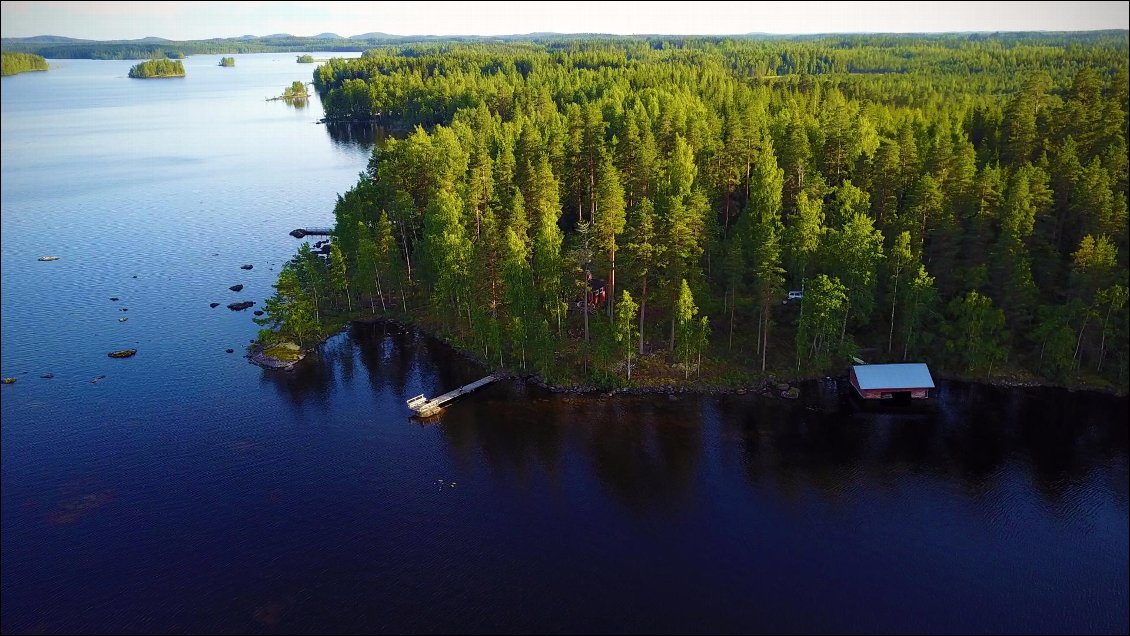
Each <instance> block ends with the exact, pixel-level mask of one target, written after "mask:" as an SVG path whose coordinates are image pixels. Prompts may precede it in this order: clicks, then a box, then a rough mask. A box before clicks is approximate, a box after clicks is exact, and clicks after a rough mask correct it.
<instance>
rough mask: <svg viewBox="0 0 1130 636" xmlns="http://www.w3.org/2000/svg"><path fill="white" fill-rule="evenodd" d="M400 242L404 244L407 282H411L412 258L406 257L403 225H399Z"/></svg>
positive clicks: (406, 242)
mask: <svg viewBox="0 0 1130 636" xmlns="http://www.w3.org/2000/svg"><path fill="white" fill-rule="evenodd" d="M400 241H401V243H403V244H404V263H405V264H406V265H407V266H408V282H409V283H411V282H412V257H411V256H409V255H408V236H407V235H406V234H405V233H404V224H401V225H400Z"/></svg>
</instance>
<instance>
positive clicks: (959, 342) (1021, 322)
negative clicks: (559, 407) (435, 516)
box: [259, 31, 1130, 393]
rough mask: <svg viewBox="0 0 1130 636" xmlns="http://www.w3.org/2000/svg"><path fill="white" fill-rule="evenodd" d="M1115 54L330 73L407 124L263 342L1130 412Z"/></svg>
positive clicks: (273, 318) (763, 46)
mask: <svg viewBox="0 0 1130 636" xmlns="http://www.w3.org/2000/svg"><path fill="white" fill-rule="evenodd" d="M1127 40H1128V38H1127V33H1126V32H1125V31H1120V32H1103V33H1098V34H1080V35H1078V36H1072V35H1070V34H1045V35H1038V36H1026V37H1016V36H1011V35H1003V36H994V35H988V34H975V35H952V36H920V37H910V36H883V35H867V36H834V37H804V38H791V39H790V38H766V39H749V38H733V39H727V38H683V39H664V38H592V39H563V40H560V41H554V40H549V41H513V42H502V43H423V44H413V45H408V46H389V47H383V48H378V49H372V50H369V51H367V52H365V53H364V55H363V56H362V57H361V58H359V59H340V58H335V59H332V60H330V61H329V62H327V63H324V64H322V65H320V66H318V67H317V68H316V69H315V71H314V76H313V80H314V87H315V90H316V91H317V92H318V94H319V96H320V97H321V99H322V102H323V104H324V108H325V112H326V118H327V120H329V121H342V122H366V123H379V124H382V125H384V126H386V127H387V128H388V129H390V130H392V131H394V132H398V134H396V135H394V136H393V137H390V138H389V139H388V140H387V142H386V143H384V144H380V145H378V146H377V147H375V148H374V151H373V155H372V157H371V159H370V162H369V165H368V167H367V169H366V170H365V171H364V172H363V173H362V174H361V175H359V180H358V182H357V184H356V185H355V186H354V187H353V188H351V189H350V190H349V191H347V192H345V193H344V194H342V195H340V196H339V198H338V200H337V202H336V205H335V208H334V214H335V219H336V225H335V230H334V234H333V237H332V240H331V241H330V243H329V245H328V246H327V248H326V250H327V251H328V254H325V255H320V254H319V253H316V252H315V251H314V250H313V249H311V248H310V246H309V245H305V244H304V245H303V247H302V248H301V249H300V250H299V253H298V254H297V255H296V256H295V258H294V259H293V260H292V261H290V262H289V263H288V264H287V265H286V267H284V268H283V270H282V271H281V272H280V274H279V278H278V282H277V285H276V293H275V295H274V296H273V297H272V298H271V299H269V300H268V302H267V306H266V312H267V314H266V316H265V317H264V318H262V319H259V322H260V324H261V325H262V326H264V327H265V329H263V330H262V331H261V332H260V340H261V341H263V342H264V343H269V342H275V341H279V340H294V341H296V342H298V343H299V344H300V345H302V346H304V347H307V346H311V345H313V344H315V343H316V342H317V341H318V340H319V339H320V338H323V337H325V336H326V335H328V334H330V333H332V332H333V331H334V330H336V329H337V328H339V327H340V325H341V324H343V323H344V321H346V320H348V319H350V318H356V317H361V316H362V315H370V314H374V315H377V316H382V315H383V316H388V317H393V318H396V319H400V320H408V321H411V322H414V323H416V324H419V325H421V326H423V327H424V328H426V329H428V330H430V331H432V332H434V333H437V334H439V335H440V336H442V337H444V338H446V339H447V340H448V341H449V342H451V343H453V344H455V345H456V346H458V347H460V348H461V349H463V350H465V351H468V352H470V353H472V354H474V355H476V356H477V357H479V358H480V359H481V360H482V361H484V363H486V364H488V365H490V366H493V367H502V368H506V369H508V370H511V371H513V372H515V373H520V374H534V375H537V376H540V377H541V378H543V379H544V380H546V381H548V382H557V383H588V384H591V385H597V386H603V387H612V386H633V385H641V384H656V383H665V382H675V381H684V382H685V381H690V382H695V383H697V384H698V385H703V386H726V385H735V384H742V383H745V382H749V381H751V380H755V379H759V378H765V377H782V376H789V377H801V376H811V375H816V374H824V373H833V374H840V373H842V372H843V370H844V368H845V366H846V365H847V364H850V361H851V359H852V357H853V356H854V357H861V358H864V359H866V360H867V361H868V362H883V361H903V360H907V361H924V362H928V363H929V364H930V365H931V368H933V369H935V370H936V373H942V374H948V375H953V376H958V377H970V378H1007V379H1021V380H1024V381H1031V382H1042V383H1053V384H1066V385H1072V386H1091V387H1101V388H1107V389H1113V390H1116V391H1119V392H1121V393H1125V392H1126V385H1127V366H1128V357H1130V355H1128V354H1130V348H1128V337H1127V333H1128V328H1130V325H1128V321H1127V315H1128V312H1127V276H1128V270H1127V253H1128V244H1127V241H1128V236H1127V234H1128V232H1127V191H1128V186H1127V163H1128V162H1127V147H1126V138H1127V121H1128V117H1127V113H1128V112H1130V107H1128V104H1127V100H1128V94H1130V88H1128V69H1127V49H1128V47H1127V44H1128V41H1127ZM590 279H591V282H587V281H590ZM790 292H798V293H790Z"/></svg>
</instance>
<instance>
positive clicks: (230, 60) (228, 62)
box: [220, 57, 235, 66]
mask: <svg viewBox="0 0 1130 636" xmlns="http://www.w3.org/2000/svg"><path fill="white" fill-rule="evenodd" d="M220 66H235V58H234V57H221V58H220Z"/></svg>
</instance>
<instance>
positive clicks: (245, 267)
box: [239, 265, 255, 269]
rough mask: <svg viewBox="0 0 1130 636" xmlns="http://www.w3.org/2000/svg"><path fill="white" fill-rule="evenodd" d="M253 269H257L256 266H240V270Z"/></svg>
mask: <svg viewBox="0 0 1130 636" xmlns="http://www.w3.org/2000/svg"><path fill="white" fill-rule="evenodd" d="M252 267H255V266H254V265H240V266H239V268H240V269H251V268H252Z"/></svg>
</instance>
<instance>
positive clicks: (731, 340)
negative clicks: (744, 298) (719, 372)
mask: <svg viewBox="0 0 1130 636" xmlns="http://www.w3.org/2000/svg"><path fill="white" fill-rule="evenodd" d="M735 302H736V299H735V298H734V290H733V288H731V289H730V342H729V344H727V345H726V350H727V351H733V349H734V304H735Z"/></svg>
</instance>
